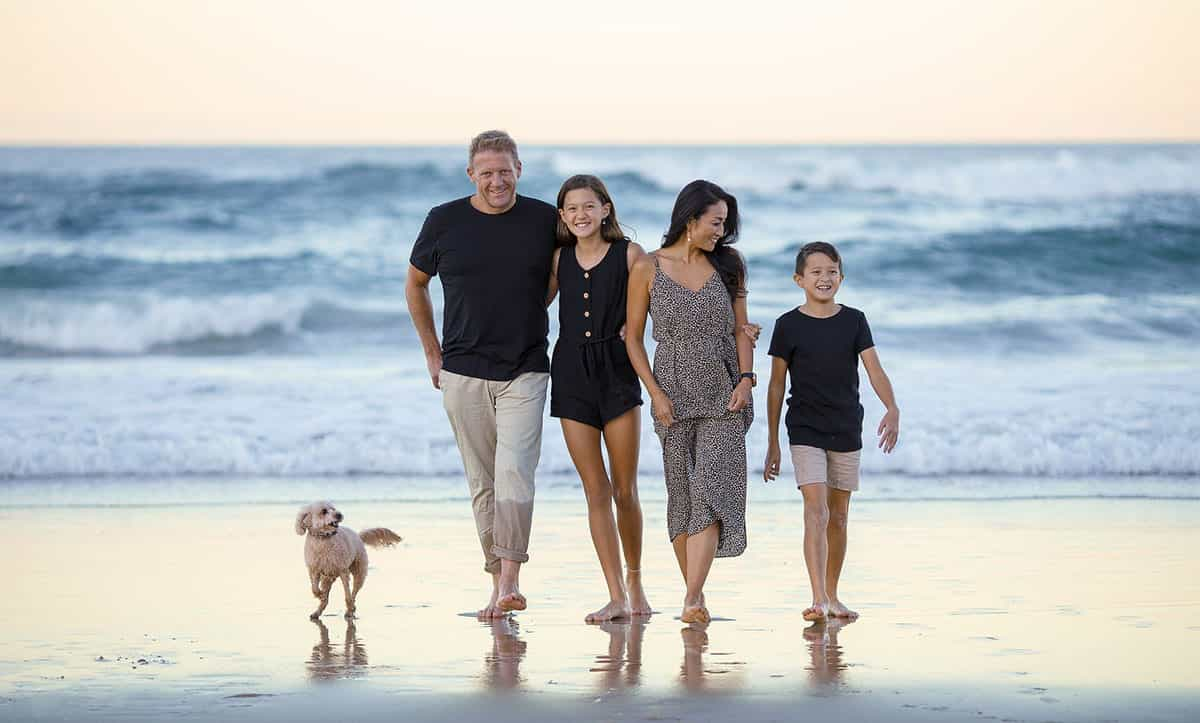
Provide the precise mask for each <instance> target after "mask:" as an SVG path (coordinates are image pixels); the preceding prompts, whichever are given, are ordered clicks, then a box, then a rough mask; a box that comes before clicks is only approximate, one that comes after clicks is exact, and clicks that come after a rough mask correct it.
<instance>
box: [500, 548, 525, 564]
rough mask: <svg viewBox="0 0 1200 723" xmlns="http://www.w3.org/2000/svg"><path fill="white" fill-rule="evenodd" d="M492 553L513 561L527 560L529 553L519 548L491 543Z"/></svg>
mask: <svg viewBox="0 0 1200 723" xmlns="http://www.w3.org/2000/svg"><path fill="white" fill-rule="evenodd" d="M492 554H493V555H495V556H496V557H499V558H501V559H503V560H512V561H513V562H529V555H527V554H525V553H524V552H521V551H520V550H510V549H508V548H507V547H500V546H499V545H492Z"/></svg>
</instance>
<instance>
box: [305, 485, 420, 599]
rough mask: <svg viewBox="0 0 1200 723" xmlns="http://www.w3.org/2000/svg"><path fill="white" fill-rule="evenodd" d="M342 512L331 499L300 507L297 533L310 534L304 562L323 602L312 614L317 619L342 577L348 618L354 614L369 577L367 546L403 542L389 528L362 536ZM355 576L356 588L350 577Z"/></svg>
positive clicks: (370, 530) (364, 533) (306, 541)
mask: <svg viewBox="0 0 1200 723" xmlns="http://www.w3.org/2000/svg"><path fill="white" fill-rule="evenodd" d="M341 524H342V513H341V512H338V510H337V508H336V507H334V506H333V505H331V504H330V503H328V502H324V501H322V502H314V503H312V504H311V505H307V506H305V507H301V508H300V512H299V513H297V514H296V534H297V535H303V534H306V533H307V534H308V539H307V540H305V541H304V563H305V564H306V565H308V577H309V580H310V581H311V582H312V594H313V597H315V598H317V599H318V600H320V601H321V604H320V605H318V606H317V609H316V610H315V611H313V614H312V615H309V616H308V617H309V618H311V619H313V620H316V619H317V618H319V617H320V616H321V613H323V612H325V606H326V605H328V604H329V589H330V588H332V587H333V581H334V580H336V579H338V578H341V581H342V587H343V588H344V589H345V590H346V617H347V618H352V617H354V600H355V598H357V597H358V591H359V590H360V589H361V588H362V586H363V582H364V581H365V580H366V579H367V548H366V546H365V545H364V544H363V543H366V545H370V546H371V547H391V546H392V545H395V544H396V543H397V542H400V541H401V539H402V538H401V537H400V535H397V534H396V533H395V532H392V531H391V530H389V529H387V528H386V527H372V528H371V529H369V530H363V531H362V535H359V534H358V533H356V532H355V531H354V530H352V529H350V528H349V527H342V526H341ZM351 576H353V577H354V588H353V589H351V587H350V578H351Z"/></svg>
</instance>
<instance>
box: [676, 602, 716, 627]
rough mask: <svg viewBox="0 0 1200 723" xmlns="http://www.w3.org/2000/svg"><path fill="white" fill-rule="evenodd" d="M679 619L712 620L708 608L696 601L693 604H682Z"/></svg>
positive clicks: (699, 621) (689, 620)
mask: <svg viewBox="0 0 1200 723" xmlns="http://www.w3.org/2000/svg"><path fill="white" fill-rule="evenodd" d="M679 619H680V620H682V621H683V622H685V623H707V622H709V621H710V620H712V616H710V615H709V614H708V608H706V607H704V605H703V604H701V603H697V604H694V605H684V607H683V612H682V613H680V614H679Z"/></svg>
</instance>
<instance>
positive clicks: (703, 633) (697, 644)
mask: <svg viewBox="0 0 1200 723" xmlns="http://www.w3.org/2000/svg"><path fill="white" fill-rule="evenodd" d="M709 625H710V624H709V623H691V624H689V625H688V626H687V627H685V628H683V629H682V630H680V631H679V636H680V637H681V638H683V664H682V665H681V666H680V674H679V679H680V682H681V683H683V686H684V687H685V688H687V689H688V690H689V691H712V692H730V691H733V690H736V689H738V688H741V687H742V686H743V685H744V684H745V681H744V679H743V678H744V676H743V675H742V672H743V671H744V670H745V667H746V663H745V662H744V661H740V660H733V659H732V656H733V653H730V652H723V651H718V652H710V651H709V639H708V630H709ZM706 658H707V661H706ZM713 658H716V659H715V660H714V659H713Z"/></svg>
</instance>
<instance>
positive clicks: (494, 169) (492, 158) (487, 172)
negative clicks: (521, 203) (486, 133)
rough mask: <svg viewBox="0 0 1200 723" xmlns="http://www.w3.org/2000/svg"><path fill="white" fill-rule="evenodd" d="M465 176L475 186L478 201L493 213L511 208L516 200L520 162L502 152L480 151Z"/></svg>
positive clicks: (472, 160)
mask: <svg viewBox="0 0 1200 723" xmlns="http://www.w3.org/2000/svg"><path fill="white" fill-rule="evenodd" d="M467 175H468V176H470V178H471V181H472V182H474V184H475V190H476V192H477V195H478V196H479V199H480V200H482V201H483V203H484V204H486V206H487V208H489V209H491V210H492V212H493V213H502V212H504V211H507V210H508V209H510V208H512V205H513V204H514V203H515V202H516V200H517V179H519V178H520V177H521V162H520V161H517V160H514V159H513V157H512V154H510V153H506V152H504V151H480V152H478V153H476V154H475V157H474V158H472V159H471V165H470V166H469V167H468V168H467Z"/></svg>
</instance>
